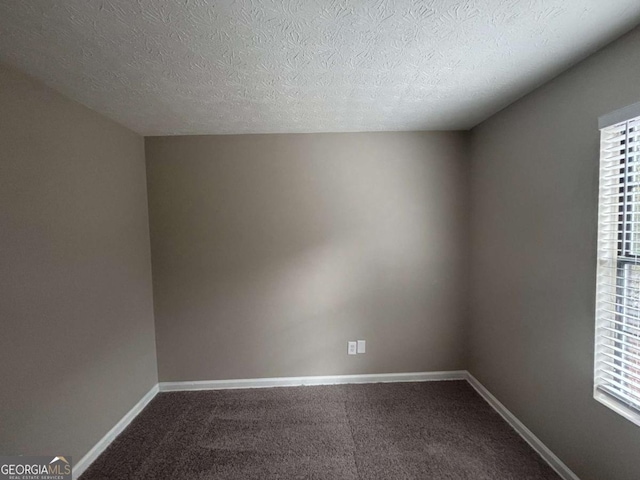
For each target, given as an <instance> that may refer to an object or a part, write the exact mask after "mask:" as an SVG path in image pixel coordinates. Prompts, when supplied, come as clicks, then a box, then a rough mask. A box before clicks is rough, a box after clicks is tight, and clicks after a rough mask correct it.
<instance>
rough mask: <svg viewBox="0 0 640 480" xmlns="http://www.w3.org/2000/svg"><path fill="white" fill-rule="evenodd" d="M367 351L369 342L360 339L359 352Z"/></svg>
mask: <svg viewBox="0 0 640 480" xmlns="http://www.w3.org/2000/svg"><path fill="white" fill-rule="evenodd" d="M366 351H367V342H366V341H364V340H358V353H365V352H366Z"/></svg>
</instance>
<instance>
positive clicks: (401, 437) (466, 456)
mask: <svg viewBox="0 0 640 480" xmlns="http://www.w3.org/2000/svg"><path fill="white" fill-rule="evenodd" d="M293 478H296V479H302V478H309V479H322V480H330V479H344V480H348V479H381V480H382V479H383V480H393V479H443V480H444V479H446V480H458V479H468V480H509V479H513V480H534V479H536V480H538V479H540V480H543V479H554V480H558V479H559V478H560V477H558V476H557V475H556V474H555V473H554V472H553V470H552V469H551V468H550V467H549V466H548V465H547V464H546V463H545V462H544V461H543V460H542V459H541V458H540V457H539V456H538V455H537V454H536V453H535V452H534V451H533V450H532V449H531V448H530V447H529V445H527V443H526V442H525V441H524V440H522V439H521V438H520V437H519V436H518V434H517V433H516V432H515V431H513V430H512V429H511V428H510V427H509V426H508V425H507V424H506V423H505V422H504V421H503V420H502V418H501V417H500V416H499V415H498V414H497V413H496V412H495V411H494V410H493V409H492V408H491V407H490V406H489V405H488V404H487V403H485V402H484V400H482V398H481V397H480V396H479V395H478V394H477V393H476V392H475V390H473V389H472V388H471V387H470V386H469V385H468V384H467V383H466V382H464V381H446V382H426V383H387V384H367V385H335V386H319V387H296V388H269V389H251V390H220V391H201V392H172V393H161V394H159V395H158V396H157V397H156V398H155V399H154V400H153V401H152V402H151V403H150V404H149V405H148V406H147V408H146V409H145V410H144V411H143V412H142V413H141V414H140V415H139V416H138V417H137V418H136V419H135V420H134V421H133V422H132V423H131V425H130V426H129V427H128V428H127V429H126V430H125V431H124V432H123V433H122V434H121V435H120V436H119V437H118V438H117V439H116V440H115V441H114V442H113V443H112V444H111V446H110V447H109V448H108V449H107V450H106V452H105V453H104V454H103V455H101V456H100V457H99V458H98V459H97V460H96V461H95V462H94V463H93V465H91V467H89V469H88V470H87V471H86V472H85V473H84V475H82V477H81V479H82V480H98V479H110V480H112V479H135V480H141V479H148V480H165V479H166V480H169V479H170V480H183V479H200V480H202V479H220V480H224V479H293Z"/></svg>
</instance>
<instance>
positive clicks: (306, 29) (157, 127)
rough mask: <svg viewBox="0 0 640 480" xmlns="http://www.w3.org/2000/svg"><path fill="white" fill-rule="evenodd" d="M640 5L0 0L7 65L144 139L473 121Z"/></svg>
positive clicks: (619, 27) (627, 0)
mask: <svg viewBox="0 0 640 480" xmlns="http://www.w3.org/2000/svg"><path fill="white" fill-rule="evenodd" d="M638 21H640V2H638V1H637V0H607V1H603V0H575V1H568V0H475V1H473V0H468V1H455V0H362V1H357V0H235V1H232V0H218V1H214V0H181V1H169V0H166V1H160V0H136V1H134V0H110V1H108V0H103V1H97V0H29V1H15V0H0V38H1V41H0V61H3V62H7V63H9V64H12V65H14V66H17V67H18V68H21V69H22V70H24V71H26V72H27V73H30V74H31V75H33V76H35V77H37V78H39V79H41V80H43V81H44V82H45V83H47V84H49V85H50V86H52V87H54V88H56V89H58V90H59V91H61V92H63V93H65V94H66V95H68V96H70V97H72V98H74V99H76V100H78V101H80V102H82V103H84V104H86V105H88V106H89V107H91V108H93V109H95V110H97V111H99V112H101V113H104V114H105V115H107V116H109V117H111V118H113V119H114V120H116V121H118V122H120V123H122V124H124V125H126V126H128V127H130V128H131V129H133V130H135V131H137V132H138V133H141V134H145V135H169V134H213V133H215V134H227V133H268V132H323V131H324V132H341V131H377V130H447V129H466V128H470V127H472V126H474V125H476V124H477V123H479V122H480V121H482V120H484V119H485V118H487V117H488V116H489V115H491V114H493V113H495V112H496V111H497V110H499V109H500V108H502V107H504V106H505V105H506V104H508V103H510V102H511V101H512V100H514V99H516V98H517V97H519V96H521V95H522V94H524V93H526V92H527V91H529V90H531V89H532V88H533V87H535V86H537V85H538V84H540V83H541V82H543V81H545V80H547V79H548V78H550V77H551V76H553V75H555V74H557V73H559V72H560V71H561V70H562V69H564V68H566V67H567V66H568V65H570V64H571V63H574V62H576V61H577V60H579V59H580V58H582V57H584V56H585V55H587V54H588V53H590V52H592V51H593V50H595V49H597V48H598V47H600V46H602V45H604V44H605V43H607V42H608V41H610V40H613V39H614V38H615V37H617V36H619V35H620V34H622V33H624V32H625V31H627V30H629V29H630V28H632V27H633V26H635V25H636V24H637V23H638Z"/></svg>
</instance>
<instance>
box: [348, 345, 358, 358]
mask: <svg viewBox="0 0 640 480" xmlns="http://www.w3.org/2000/svg"><path fill="white" fill-rule="evenodd" d="M347 353H348V354H349V355H355V354H356V353H358V344H357V343H356V342H347Z"/></svg>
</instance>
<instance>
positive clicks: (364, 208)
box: [146, 133, 468, 381]
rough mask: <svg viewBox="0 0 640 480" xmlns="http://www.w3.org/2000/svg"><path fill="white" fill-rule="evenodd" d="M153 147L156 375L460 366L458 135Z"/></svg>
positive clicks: (187, 141)
mask: <svg viewBox="0 0 640 480" xmlns="http://www.w3.org/2000/svg"><path fill="white" fill-rule="evenodd" d="M146 151H147V178H148V191H149V214H150V223H151V250H152V258H153V279H154V298H155V318H156V331H157V345H158V360H159V363H158V368H159V376H160V380H162V381H180V380H182V381H184V380H212V379H231V378H252V377H279V376H283V377H284V376H297V375H323V374H350V373H383V372H411V371H424V370H427V371H429V370H454V369H459V368H463V367H464V365H465V362H464V353H465V351H464V347H463V345H462V343H461V337H462V335H463V328H464V326H463V322H464V320H465V318H464V316H465V311H464V306H465V303H466V300H465V299H466V295H467V293H466V289H465V281H466V280H465V279H466V273H465V272H466V267H465V266H464V265H463V264H462V263H463V255H464V251H465V249H464V247H465V246H466V243H465V242H466V238H465V233H466V232H465V223H466V222H465V220H466V219H465V211H466V209H467V202H466V192H467V190H468V185H467V177H466V175H467V173H466V172H467V162H466V158H467V149H466V135H465V134H461V133H356V134H309V135H243V136H195V137H155V138H147V139H146ZM357 339H365V340H366V341H367V348H368V351H367V353H366V354H364V355H360V356H348V355H347V345H346V342H347V341H348V340H357Z"/></svg>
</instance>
